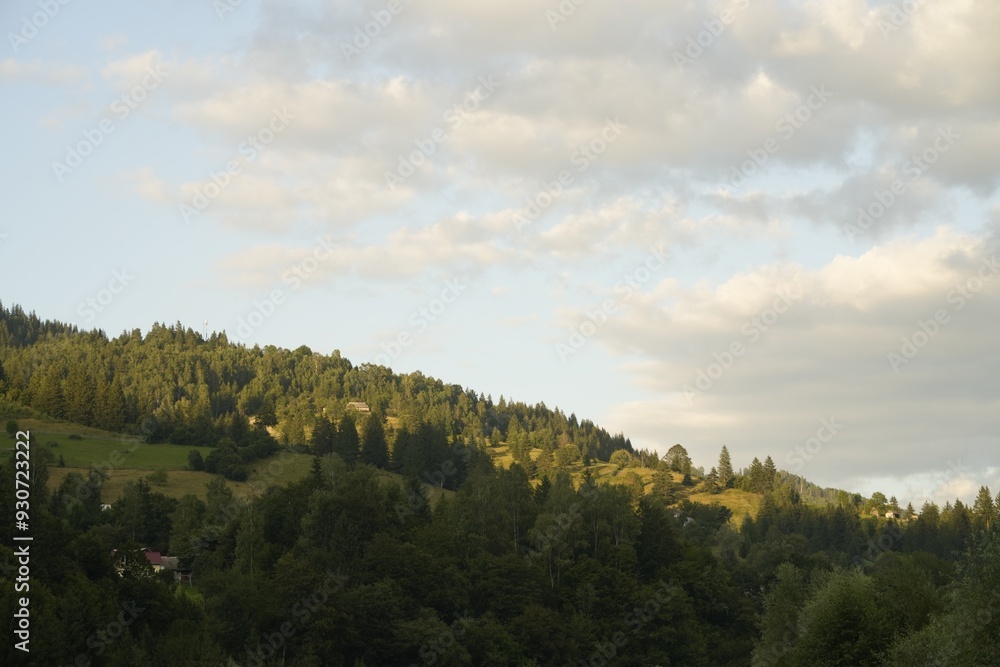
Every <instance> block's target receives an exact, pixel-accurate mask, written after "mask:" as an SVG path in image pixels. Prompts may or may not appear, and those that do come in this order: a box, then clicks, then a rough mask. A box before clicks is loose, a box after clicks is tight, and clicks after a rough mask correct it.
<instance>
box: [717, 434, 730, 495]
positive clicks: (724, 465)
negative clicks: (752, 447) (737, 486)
mask: <svg viewBox="0 0 1000 667" xmlns="http://www.w3.org/2000/svg"><path fill="white" fill-rule="evenodd" d="M717 474H718V484H719V486H720V487H721V488H723V489H727V488H729V487H731V486H732V485H733V479H734V474H733V461H732V459H730V458H729V448H727V447H726V446H725V445H723V446H722V452H721V453H720V454H719V468H718V471H717Z"/></svg>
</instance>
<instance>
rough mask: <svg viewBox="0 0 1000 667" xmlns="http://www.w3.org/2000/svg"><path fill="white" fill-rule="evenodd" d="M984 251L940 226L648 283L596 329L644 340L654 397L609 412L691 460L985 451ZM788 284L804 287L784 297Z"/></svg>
mask: <svg viewBox="0 0 1000 667" xmlns="http://www.w3.org/2000/svg"><path fill="white" fill-rule="evenodd" d="M994 253H995V249H993V248H991V247H990V246H987V245H985V244H984V243H983V242H982V240H981V239H979V238H976V237H973V236H968V235H961V234H957V233H954V232H951V231H948V230H947V229H944V228H942V229H941V230H939V231H938V233H936V234H935V235H934V236H931V237H928V238H924V239H921V240H914V241H906V240H896V241H893V242H892V243H889V244H887V245H885V246H877V247H875V248H873V249H872V250H870V251H868V252H866V253H864V254H862V255H860V256H858V257H846V256H839V257H836V258H834V259H833V260H832V261H830V262H829V263H828V264H826V265H825V266H823V267H821V268H818V269H816V270H813V271H809V270H805V269H803V268H801V267H797V266H795V265H787V266H779V265H774V266H762V267H759V268H758V269H756V270H754V271H752V272H749V273H747V274H742V275H736V276H733V277H732V278H730V279H728V280H726V281H725V282H723V283H721V284H719V285H717V286H714V287H712V286H709V285H696V286H692V287H688V288H682V287H679V286H677V285H670V286H669V287H665V288H664V289H662V290H660V291H659V292H655V291H653V292H649V293H645V294H643V295H642V296H641V297H640V298H638V299H635V300H634V302H632V303H631V304H630V308H629V309H628V310H627V311H625V312H624V313H623V314H622V315H621V316H620V317H618V318H615V319H613V320H612V321H610V322H609V324H608V325H607V326H606V327H605V328H604V329H602V331H601V333H600V336H599V338H598V339H599V340H600V342H601V344H602V345H604V346H605V347H606V348H607V349H609V350H610V351H611V352H612V353H614V354H616V355H619V356H621V357H623V358H624V357H626V356H628V357H629V358H632V356H634V355H635V353H636V352H638V355H639V359H638V360H637V361H631V362H629V363H628V365H627V366H626V367H625V370H626V371H627V372H629V373H630V374H631V375H632V376H633V377H634V378H635V381H637V382H639V383H641V384H642V386H644V387H646V388H647V389H648V390H650V391H652V392H653V393H654V394H655V395H657V396H659V398H653V399H648V400H641V401H634V402H626V403H623V404H620V405H617V406H615V407H614V408H613V419H614V421H615V422H616V423H619V424H624V425H625V426H627V432H629V433H630V434H635V437H640V438H656V439H657V440H663V438H664V435H665V434H669V435H666V440H669V441H671V442H673V441H678V442H682V443H685V446H688V447H689V449H693V450H694V451H695V452H697V454H698V457H697V458H700V459H701V460H709V461H710V460H712V458H713V457H714V456H715V455H717V451H718V448H720V447H721V444H723V443H726V444H728V445H729V447H730V449H731V450H733V451H734V455H736V456H737V457H744V458H749V457H751V456H754V455H756V456H763V455H764V454H765V453H767V454H771V455H772V456H774V458H775V461H776V462H777V463H778V465H779V466H782V467H785V468H788V469H793V468H794V467H795V466H798V467H799V470H793V471H796V472H797V471H801V472H803V473H804V474H806V476H807V477H809V478H810V479H815V480H816V481H820V482H823V480H828V481H827V483H832V482H833V480H837V479H847V478H851V477H879V476H897V477H899V478H903V477H905V476H906V475H916V474H920V473H926V472H928V471H933V470H934V469H936V468H938V467H940V466H942V465H944V464H945V461H946V459H947V457H955V456H962V457H963V458H964V459H965V460H967V461H968V462H969V463H970V465H983V463H984V462H985V459H984V455H985V450H984V449H983V446H984V444H985V443H991V444H990V445H989V446H990V447H991V448H992V447H995V446H996V445H997V442H996V435H995V396H996V392H995V389H994V387H995V378H994V373H993V371H992V369H991V368H992V364H991V363H989V362H988V361H987V360H990V359H995V358H996V352H995V350H994V347H995V346H994V344H993V342H992V341H991V337H990V335H989V334H988V333H987V332H988V331H990V330H993V329H994V327H996V326H997V325H1000V316H998V315H997V313H1000V308H998V306H1000V274H998V273H995V270H994V269H993V268H991V267H993V266H994V263H995V262H996V256H995V254H994ZM984 274H985V275H986V278H985V279H984V280H982V281H978V280H977V277H979V276H982V275H984ZM783 290H787V292H788V293H789V294H792V295H793V297H794V295H795V293H796V292H797V290H801V297H799V298H797V299H795V298H793V299H792V300H791V302H790V303H788V304H784V303H782V301H781V300H780V299H776V295H779V294H781V293H782V291H783ZM963 290H964V291H963ZM668 299H669V303H668ZM779 304H780V305H781V308H783V309H784V312H771V313H770V315H769V314H768V311H769V310H771V311H780V310H781V308H778V305H779ZM941 313H943V314H944V317H943V319H941ZM936 317H938V318H939V319H938V321H937V323H935V318H936ZM921 332H923V333H921ZM927 332H931V333H930V334H927ZM907 341H909V343H907ZM734 343H738V344H739V345H740V346H741V348H740V349H741V351H740V352H739V353H737V354H733V352H732V350H733V344H734ZM908 344H909V345H911V346H912V347H906V345H908ZM890 353H894V354H896V355H898V356H899V357H900V358H902V359H903V360H904V361H903V363H899V364H897V365H896V367H895V368H894V367H893V363H892V361H891V359H890V357H889V354H890ZM911 353H912V354H911ZM824 418H835V419H837V420H838V421H840V422H842V423H843V425H844V427H843V429H842V431H841V432H840V433H839V434H838V435H837V436H836V437H835V438H834V439H833V440H832V441H831V442H830V443H829V445H826V446H824V447H823V449H822V451H820V452H819V453H816V454H815V455H814V456H813V457H812V458H811V459H810V460H808V461H805V460H803V459H802V458H801V457H800V456H796V454H795V451H796V449H795V448H796V446H798V445H802V444H803V443H805V442H806V441H807V439H808V438H810V437H812V436H813V435H814V434H815V431H816V430H817V427H818V426H819V424H820V420H821V419H824ZM914 452H920V455H919V456H914V455H913V453H914ZM797 461H798V463H796V462H797ZM862 468H863V470H864V472H863V473H861V472H859V469H862Z"/></svg>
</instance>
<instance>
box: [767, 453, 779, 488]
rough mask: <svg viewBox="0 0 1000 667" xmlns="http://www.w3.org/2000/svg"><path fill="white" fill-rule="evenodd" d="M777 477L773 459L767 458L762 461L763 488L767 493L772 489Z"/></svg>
mask: <svg viewBox="0 0 1000 667" xmlns="http://www.w3.org/2000/svg"><path fill="white" fill-rule="evenodd" d="M777 475H778V469H777V468H776V467H775V466H774V459H772V458H771V457H770V456H768V457H767V458H766V459H764V486H765V489H766V490H767V491H772V490H773V489H774V480H775V477H777Z"/></svg>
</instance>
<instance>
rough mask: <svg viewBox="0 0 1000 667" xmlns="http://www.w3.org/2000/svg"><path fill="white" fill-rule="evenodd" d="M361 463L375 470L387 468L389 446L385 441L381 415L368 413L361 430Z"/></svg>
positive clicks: (374, 412)
mask: <svg viewBox="0 0 1000 667" xmlns="http://www.w3.org/2000/svg"><path fill="white" fill-rule="evenodd" d="M361 462H362V463H367V464H368V465H372V466H375V467H376V468H388V467H389V445H388V444H387V443H386V441H385V427H384V426H383V425H382V414H381V413H379V412H378V411H372V412H371V413H369V415H368V418H367V419H365V424H364V426H363V427H362V429H361Z"/></svg>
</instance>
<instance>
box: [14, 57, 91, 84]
mask: <svg viewBox="0 0 1000 667" xmlns="http://www.w3.org/2000/svg"><path fill="white" fill-rule="evenodd" d="M86 80H87V70H85V69H84V68H82V67H78V66H76V65H51V64H46V63H43V62H42V61H41V60H26V61H25V60H16V59H14V58H4V59H3V60H0V81H12V82H20V83H44V84H50V85H70V84H79V83H83V82H84V81H86Z"/></svg>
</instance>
